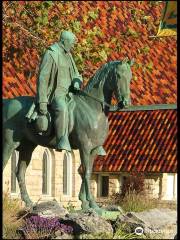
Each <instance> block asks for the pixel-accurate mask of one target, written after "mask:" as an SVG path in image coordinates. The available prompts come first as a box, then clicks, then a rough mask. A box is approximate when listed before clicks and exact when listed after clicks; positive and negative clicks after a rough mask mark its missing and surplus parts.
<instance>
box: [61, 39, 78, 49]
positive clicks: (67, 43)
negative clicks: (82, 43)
mask: <svg viewBox="0 0 180 240" xmlns="http://www.w3.org/2000/svg"><path fill="white" fill-rule="evenodd" d="M75 43H76V39H65V40H64V48H65V49H66V51H68V52H69V51H70V50H71V48H73V47H74V45H75Z"/></svg>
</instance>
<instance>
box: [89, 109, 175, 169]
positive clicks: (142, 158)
mask: <svg viewBox="0 0 180 240" xmlns="http://www.w3.org/2000/svg"><path fill="white" fill-rule="evenodd" d="M108 118H109V124H110V129H109V135H108V138H107V140H106V142H105V144H104V148H105V150H106V152H107V155H106V156H105V157H100V156H98V157H97V158H96V159H95V161H94V166H93V171H94V172H102V171H103V172H120V171H121V172H129V171H143V172H176V171H177V111H176V110H175V109H169V110H167V109H166V110H148V111H134V112H118V113H117V112H116V113H113V112H111V113H110V114H109V117H108Z"/></svg>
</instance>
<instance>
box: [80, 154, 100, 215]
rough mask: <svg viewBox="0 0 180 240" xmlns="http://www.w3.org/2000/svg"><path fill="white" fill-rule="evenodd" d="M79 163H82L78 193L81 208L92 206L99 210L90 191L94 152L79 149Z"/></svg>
mask: <svg viewBox="0 0 180 240" xmlns="http://www.w3.org/2000/svg"><path fill="white" fill-rule="evenodd" d="M80 156H81V163H82V168H83V169H82V171H83V172H82V175H81V177H82V184H81V190H80V194H79V199H80V200H81V201H82V209H84V210H86V209H88V208H94V209H95V210H97V211H98V210H100V208H99V207H98V205H97V204H96V202H95V200H94V197H93V196H92V194H91V191H90V180H91V174H92V167H93V161H94V157H95V155H94V154H91V153H89V152H88V151H85V150H82V151H81V150H80Z"/></svg>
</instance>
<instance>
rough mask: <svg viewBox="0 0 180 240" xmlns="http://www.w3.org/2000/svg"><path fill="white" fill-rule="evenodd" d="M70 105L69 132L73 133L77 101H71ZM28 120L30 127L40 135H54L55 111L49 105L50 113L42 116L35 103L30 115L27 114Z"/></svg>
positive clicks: (29, 112)
mask: <svg viewBox="0 0 180 240" xmlns="http://www.w3.org/2000/svg"><path fill="white" fill-rule="evenodd" d="M67 104H68V115H69V126H68V130H69V131H71V129H72V127H73V125H74V121H73V111H74V108H75V105H76V103H75V101H74V99H73V98H71V99H69V101H68V102H67ZM25 117H26V119H27V123H28V125H31V128H33V130H34V131H35V132H36V133H37V134H39V135H43V136H50V135H52V134H53V129H54V128H53V118H54V114H53V110H52V109H51V106H50V105H48V112H47V114H46V115H42V114H40V113H39V112H38V106H37V104H36V103H35V102H33V103H32V105H31V107H30V109H29V111H28V113H27V114H26V116H25Z"/></svg>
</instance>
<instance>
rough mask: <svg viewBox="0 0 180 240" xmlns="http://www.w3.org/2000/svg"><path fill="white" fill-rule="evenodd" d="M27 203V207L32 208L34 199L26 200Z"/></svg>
mask: <svg viewBox="0 0 180 240" xmlns="http://www.w3.org/2000/svg"><path fill="white" fill-rule="evenodd" d="M25 205H26V207H28V208H31V207H33V202H32V201H25Z"/></svg>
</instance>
